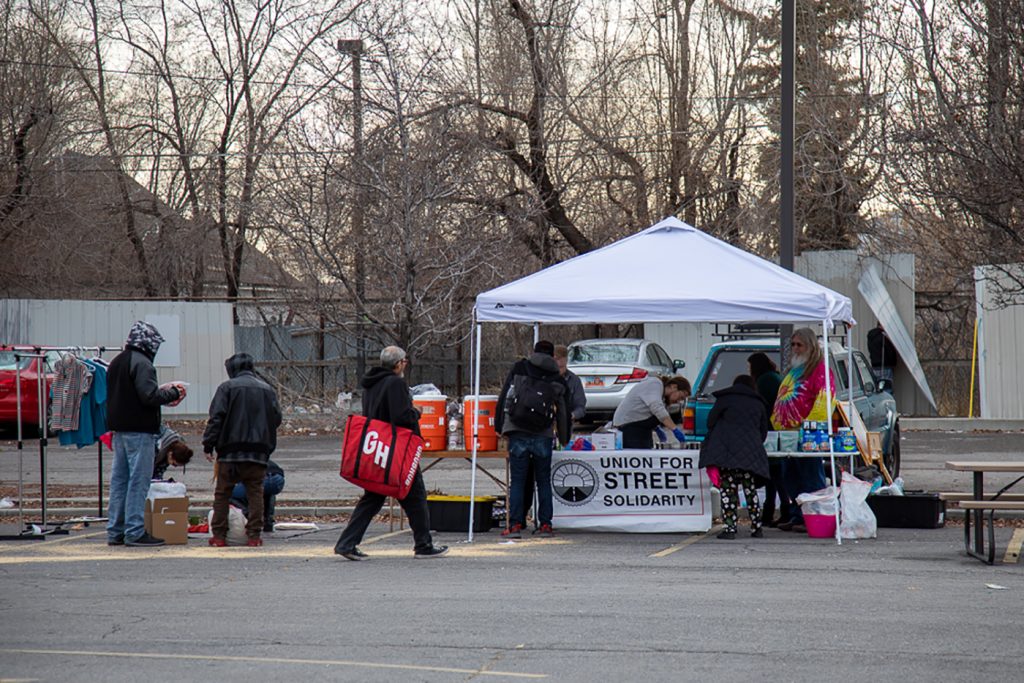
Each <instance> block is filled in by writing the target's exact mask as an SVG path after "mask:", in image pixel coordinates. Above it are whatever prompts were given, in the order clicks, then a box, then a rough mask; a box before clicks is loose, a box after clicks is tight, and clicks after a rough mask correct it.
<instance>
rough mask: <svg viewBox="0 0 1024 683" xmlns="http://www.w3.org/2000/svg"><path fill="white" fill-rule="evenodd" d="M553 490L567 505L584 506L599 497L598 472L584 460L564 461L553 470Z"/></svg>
mask: <svg viewBox="0 0 1024 683" xmlns="http://www.w3.org/2000/svg"><path fill="white" fill-rule="evenodd" d="M551 488H552V489H554V491H555V495H556V496H558V499H559V500H561V501H562V502H563V503H565V504H566V505H584V504H586V503H588V502H590V500H591V499H592V498H593V497H594V496H595V495H597V489H598V480H597V470H595V469H594V468H593V467H592V466H590V465H589V464H587V463H585V462H583V461H582V460H563V461H562V462H560V463H558V464H557V465H555V466H554V468H553V469H552V470H551Z"/></svg>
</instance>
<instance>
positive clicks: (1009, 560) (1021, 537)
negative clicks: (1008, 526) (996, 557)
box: [1003, 529, 1024, 564]
mask: <svg viewBox="0 0 1024 683" xmlns="http://www.w3.org/2000/svg"><path fill="white" fill-rule="evenodd" d="M1021 545H1024V529H1014V530H1013V538H1011V539H1010V545H1008V546H1006V554H1005V555H1003V564H1016V563H1017V561H1018V560H1020V547H1021Z"/></svg>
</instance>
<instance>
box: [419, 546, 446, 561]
mask: <svg viewBox="0 0 1024 683" xmlns="http://www.w3.org/2000/svg"><path fill="white" fill-rule="evenodd" d="M447 554H448V546H446V545H435V546H431V548H430V550H421V551H420V552H418V553H416V559H417V560H429V559H430V558H432V557H441V556H443V555H447Z"/></svg>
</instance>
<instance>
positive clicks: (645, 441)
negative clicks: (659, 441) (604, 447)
mask: <svg viewBox="0 0 1024 683" xmlns="http://www.w3.org/2000/svg"><path fill="white" fill-rule="evenodd" d="M660 424H661V420H659V419H658V418H656V417H655V416H654V415H651V416H650V417H649V418H647V419H646V420H640V421H638V422H629V423H627V424H624V425H622V426H621V427H619V429H620V430H622V447H623V448H640V449H644V450H650V449H652V448H654V437H653V436H652V434H651V432H652V431H653V430H654V428H655V427H657V426H658V425H660Z"/></svg>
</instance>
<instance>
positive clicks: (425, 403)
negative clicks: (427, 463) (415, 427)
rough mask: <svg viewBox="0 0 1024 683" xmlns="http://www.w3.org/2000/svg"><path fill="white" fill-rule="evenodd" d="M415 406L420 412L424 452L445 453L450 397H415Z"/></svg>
mask: <svg viewBox="0 0 1024 683" xmlns="http://www.w3.org/2000/svg"><path fill="white" fill-rule="evenodd" d="M412 402H413V405H414V406H416V409H417V410H419V411H420V436H422V437H423V444H424V445H423V450H425V451H443V450H444V449H445V447H446V446H447V445H448V430H447V429H446V424H445V423H446V422H447V420H448V408H447V406H448V397H447V396H413V397H412Z"/></svg>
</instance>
